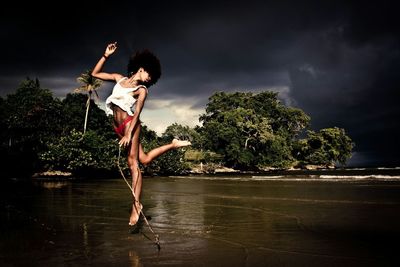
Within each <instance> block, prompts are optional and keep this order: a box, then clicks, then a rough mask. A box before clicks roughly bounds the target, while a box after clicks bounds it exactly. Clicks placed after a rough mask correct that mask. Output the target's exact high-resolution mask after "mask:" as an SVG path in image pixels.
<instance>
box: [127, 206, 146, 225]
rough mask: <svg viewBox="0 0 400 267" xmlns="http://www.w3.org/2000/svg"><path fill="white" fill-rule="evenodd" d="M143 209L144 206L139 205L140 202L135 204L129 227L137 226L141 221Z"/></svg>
mask: <svg viewBox="0 0 400 267" xmlns="http://www.w3.org/2000/svg"><path fill="white" fill-rule="evenodd" d="M135 204H136V205H135ZM142 209H143V206H142V204H140V203H139V201H135V202H134V203H133V205H132V212H131V217H130V218H129V225H135V224H136V223H137V222H138V221H139V217H140V212H141V211H142Z"/></svg>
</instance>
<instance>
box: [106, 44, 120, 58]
mask: <svg viewBox="0 0 400 267" xmlns="http://www.w3.org/2000/svg"><path fill="white" fill-rule="evenodd" d="M115 50H117V42H114V43H111V44H108V45H107V48H106V51H105V52H104V55H105V56H106V57H108V56H110V55H111V54H113V53H114V52H115Z"/></svg>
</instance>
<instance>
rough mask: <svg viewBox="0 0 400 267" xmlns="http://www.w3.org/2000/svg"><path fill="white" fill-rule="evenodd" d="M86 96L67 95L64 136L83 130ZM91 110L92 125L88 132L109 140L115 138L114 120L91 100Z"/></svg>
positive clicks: (64, 113) (64, 105) (64, 100)
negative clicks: (73, 131)
mask: <svg viewBox="0 0 400 267" xmlns="http://www.w3.org/2000/svg"><path fill="white" fill-rule="evenodd" d="M86 100H87V98H86V96H85V95H83V94H75V93H72V94H67V95H66V97H65V98H64V99H63V101H62V113H63V125H64V127H63V134H68V133H69V132H70V131H72V130H73V129H75V130H80V129H82V122H83V121H84V116H85V109H86ZM91 102H92V103H91V109H90V110H89V116H90V123H89V124H88V125H87V130H92V131H96V132H98V133H99V134H102V135H105V136H107V138H109V139H113V138H115V137H116V136H115V133H114V131H113V130H112V118H111V116H107V115H106V113H105V112H104V110H102V109H101V108H99V106H98V105H97V104H96V103H94V101H93V100H91Z"/></svg>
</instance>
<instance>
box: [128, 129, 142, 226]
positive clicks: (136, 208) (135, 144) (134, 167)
mask: <svg viewBox="0 0 400 267" xmlns="http://www.w3.org/2000/svg"><path fill="white" fill-rule="evenodd" d="M140 129H141V126H140V124H138V125H137V126H136V127H135V129H134V130H133V137H132V141H131V146H130V149H129V153H128V166H129V169H130V171H131V174H132V189H133V191H134V192H135V199H134V200H135V201H134V202H133V205H132V212H131V216H130V219H129V224H131V225H133V224H135V223H136V222H137V221H138V220H139V216H140V211H141V208H142V207H141V204H140V194H141V192H142V182H143V181H142V173H141V171H140V168H139V135H140Z"/></svg>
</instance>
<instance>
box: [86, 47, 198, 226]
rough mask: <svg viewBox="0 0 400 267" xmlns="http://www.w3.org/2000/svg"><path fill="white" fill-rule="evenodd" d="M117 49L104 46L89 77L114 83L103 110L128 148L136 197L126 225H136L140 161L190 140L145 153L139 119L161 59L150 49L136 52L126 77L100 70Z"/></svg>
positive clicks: (179, 141) (140, 182) (140, 181)
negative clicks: (141, 142) (110, 118)
mask: <svg viewBox="0 0 400 267" xmlns="http://www.w3.org/2000/svg"><path fill="white" fill-rule="evenodd" d="M116 49H117V43H116V42H115V43H111V44H109V45H108V46H107V48H106V50H105V52H104V55H103V56H102V57H101V58H100V60H99V61H98V62H97V64H96V66H95V67H94V69H93V71H92V76H93V77H95V78H98V79H101V80H105V81H114V82H115V83H116V84H115V86H114V89H113V92H112V94H111V95H110V96H109V97H108V98H107V100H106V112H107V114H111V115H113V117H114V129H115V132H116V133H117V135H118V137H119V139H120V140H119V145H120V146H122V147H128V149H129V151H128V166H129V169H130V171H131V174H132V188H133V191H134V195H135V197H136V199H134V203H133V205H132V212H131V216H130V219H129V225H135V224H136V223H137V221H138V220H139V217H140V212H141V210H142V208H143V206H142V205H141V204H140V201H139V200H140V194H141V191H142V174H141V172H140V169H139V161H140V163H142V164H144V165H147V164H149V163H150V162H151V161H152V160H154V159H155V158H157V157H158V156H160V155H162V154H163V153H165V152H167V151H169V150H171V149H174V148H179V147H183V146H188V145H190V142H188V141H181V140H177V139H174V140H173V141H172V142H171V143H170V144H167V145H164V146H161V147H158V148H155V149H153V150H151V151H150V152H148V153H147V154H146V153H144V151H143V148H142V145H141V144H140V140H139V135H140V130H141V124H140V123H141V122H140V120H139V118H140V113H141V111H142V109H143V105H144V102H145V100H146V96H147V94H148V90H147V88H148V87H150V86H151V85H153V84H155V83H156V82H157V80H158V79H159V78H160V76H161V66H160V61H159V60H158V58H157V57H156V56H155V55H154V54H153V53H151V52H150V51H148V50H143V51H139V52H136V53H135V54H134V55H133V56H132V57H131V58H130V60H129V64H128V76H123V75H121V74H118V73H107V72H103V71H102V68H103V65H104V63H105V62H106V61H107V59H108V58H109V57H110V56H111V55H112V54H113V53H114V52H115V51H116Z"/></svg>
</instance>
